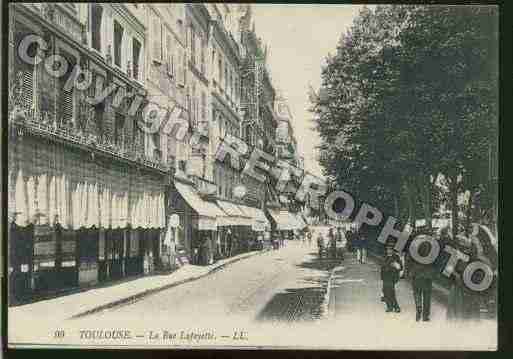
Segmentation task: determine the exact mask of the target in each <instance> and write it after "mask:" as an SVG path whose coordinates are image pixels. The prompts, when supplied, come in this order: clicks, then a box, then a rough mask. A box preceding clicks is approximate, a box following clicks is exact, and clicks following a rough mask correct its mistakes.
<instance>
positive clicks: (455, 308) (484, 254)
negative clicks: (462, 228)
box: [381, 230, 497, 321]
mask: <svg viewBox="0 0 513 359" xmlns="http://www.w3.org/2000/svg"><path fill="white" fill-rule="evenodd" d="M420 236H427V234H420ZM484 237H486V236H484ZM437 239H438V240H439V241H440V242H442V243H441V245H445V244H450V245H451V246H452V247H455V248H456V249H458V250H460V251H461V252H462V253H464V254H466V255H467V256H468V257H469V262H472V261H475V260H480V261H483V262H485V263H487V264H489V265H490V267H491V268H494V270H495V275H497V251H496V249H494V248H493V246H492V245H491V243H489V241H488V240H486V239H484V240H481V239H480V238H479V236H477V235H475V234H473V235H470V236H463V235H459V236H457V238H455V239H453V238H452V237H451V236H450V235H449V233H448V230H442V231H441V233H440V235H439V236H437ZM430 250H431V248H430V245H429V244H428V243H427V241H425V242H423V243H422V245H421V246H420V247H419V248H418V253H419V255H420V256H424V257H425V256H427V255H429V252H430ZM406 252H407V254H406V255H405V259H404V260H403V259H402V258H401V256H399V253H397V252H396V251H395V250H394V244H393V243H387V244H386V245H385V256H384V258H383V261H382V264H381V280H382V282H383V288H382V290H383V296H382V301H384V302H385V304H386V309H385V311H386V312H396V313H399V312H400V311H401V309H400V306H399V304H398V301H397V297H396V294H395V285H396V283H397V282H398V281H399V279H400V278H401V273H402V272H403V270H406V274H407V277H408V278H409V279H410V280H411V284H412V290H413V299H414V302H415V308H416V311H415V319H416V321H420V320H421V319H422V321H429V320H430V315H431V293H432V288H433V280H435V279H436V278H437V277H439V276H440V273H441V268H440V263H441V262H443V261H440V263H437V262H436V261H435V263H433V264H422V263H419V262H418V261H416V260H414V259H413V258H412V257H411V255H410V254H409V251H406ZM459 264H461V265H463V263H462V262H459ZM456 269H457V270H456V271H454V272H453V274H452V275H451V278H450V289H449V297H448V305H447V319H449V320H455V319H458V320H459V319H474V320H475V319H479V318H480V311H481V307H482V306H483V305H487V304H488V302H489V301H492V305H493V306H496V302H495V301H494V295H495V288H491V289H489V290H488V291H487V292H486V293H479V292H473V291H471V290H470V289H468V288H467V287H466V286H465V284H464V283H463V281H462V279H461V276H460V275H459V274H458V272H460V273H461V272H462V269H463V268H456ZM492 309H493V308H492Z"/></svg>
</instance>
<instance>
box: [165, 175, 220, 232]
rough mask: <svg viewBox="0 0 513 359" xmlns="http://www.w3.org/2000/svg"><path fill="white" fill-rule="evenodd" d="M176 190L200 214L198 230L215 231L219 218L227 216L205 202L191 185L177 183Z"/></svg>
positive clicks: (211, 203)
mask: <svg viewBox="0 0 513 359" xmlns="http://www.w3.org/2000/svg"><path fill="white" fill-rule="evenodd" d="M175 188H176V190H177V191H178V193H180V195H181V196H182V198H183V199H184V200H185V202H187V204H189V206H191V208H192V209H193V210H194V211H195V212H196V213H197V214H198V229H199V230H214V231H215V230H216V228H217V218H218V217H224V216H226V214H225V213H224V212H223V211H222V210H221V208H219V207H218V206H217V205H216V204H215V203H213V202H209V201H205V200H203V199H202V198H201V197H200V196H199V194H198V193H197V192H196V190H195V189H194V188H193V187H192V186H191V185H188V184H185V183H181V182H175Z"/></svg>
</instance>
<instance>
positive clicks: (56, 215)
mask: <svg viewBox="0 0 513 359" xmlns="http://www.w3.org/2000/svg"><path fill="white" fill-rule="evenodd" d="M11 140H12V139H11ZM8 169H9V174H8V175H9V178H8V199H9V207H8V210H9V218H10V221H11V223H10V231H9V240H8V244H9V252H10V262H9V273H10V277H9V282H10V290H11V297H10V298H13V299H14V301H22V300H24V299H29V297H37V296H39V295H43V294H45V293H48V292H55V291H61V290H64V289H69V288H74V287H83V286H90V285H94V284H96V283H97V282H98V281H108V280H114V279H119V278H121V277H124V276H127V275H134V274H137V273H143V271H144V268H143V267H142V266H141V265H139V264H138V263H141V259H143V258H144V253H143V252H142V251H141V250H140V249H146V250H147V251H149V252H150V253H152V254H153V257H155V256H157V257H158V239H159V233H160V230H161V228H163V227H164V224H165V219H164V195H163V187H162V182H163V181H162V179H161V177H162V175H160V174H154V173H141V172H142V171H139V170H136V169H135V168H133V167H130V166H128V165H126V164H122V163H116V162H115V161H112V160H108V159H105V158H100V157H94V158H93V156H91V153H90V152H87V151H82V150H78V149H76V148H73V147H71V146H68V145H66V144H63V143H58V142H54V141H51V140H47V139H43V138H36V137H33V136H24V137H22V138H16V139H15V140H12V141H10V142H9V167H8ZM132 228H136V231H139V232H142V237H143V239H140V240H139V239H134V240H132V236H131V231H132ZM134 238H135V237H134ZM139 242H141V243H143V244H144V245H140V244H139ZM136 243H137V244H136ZM134 248H135V249H134ZM132 255H133V257H132ZM137 257H139V258H137ZM127 269H128V271H127Z"/></svg>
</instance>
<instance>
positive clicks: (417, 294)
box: [406, 234, 437, 322]
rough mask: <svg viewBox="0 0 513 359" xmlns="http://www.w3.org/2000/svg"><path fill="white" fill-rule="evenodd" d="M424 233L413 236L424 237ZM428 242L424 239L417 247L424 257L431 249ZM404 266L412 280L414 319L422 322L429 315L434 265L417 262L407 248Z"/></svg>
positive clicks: (426, 319)
mask: <svg viewBox="0 0 513 359" xmlns="http://www.w3.org/2000/svg"><path fill="white" fill-rule="evenodd" d="M426 237H428V236H427V235H426V234H420V235H418V236H416V237H415V238H419V240H420V239H423V238H424V239H425V238H426ZM430 246H431V245H430V244H429V243H428V242H427V241H424V242H423V243H422V244H421V245H420V247H419V248H418V249H417V251H418V253H419V255H420V256H421V257H426V256H427V255H429V252H430V251H431V248H430ZM406 252H407V255H406V268H407V269H408V276H409V278H410V279H411V281H412V287H413V299H414V300H415V308H416V316H415V320H416V321H417V322H418V321H420V319H421V317H422V320H423V321H424V322H427V321H429V319H430V315H431V291H432V288H433V278H434V277H435V276H436V272H437V270H436V267H435V265H434V264H433V263H431V264H422V263H419V262H417V261H416V260H415V259H414V258H413V257H412V256H411V254H410V251H409V250H407V251H406Z"/></svg>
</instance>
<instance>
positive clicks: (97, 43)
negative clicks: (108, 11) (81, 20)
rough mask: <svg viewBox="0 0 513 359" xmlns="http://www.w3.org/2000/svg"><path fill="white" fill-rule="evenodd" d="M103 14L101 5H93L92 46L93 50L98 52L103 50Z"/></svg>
mask: <svg viewBox="0 0 513 359" xmlns="http://www.w3.org/2000/svg"><path fill="white" fill-rule="evenodd" d="M102 14H103V8H102V7H101V5H98V4H92V5H91V37H92V40H91V42H92V43H91V45H92V46H93V49H95V50H97V51H101V50H102V32H101V27H102Z"/></svg>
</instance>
